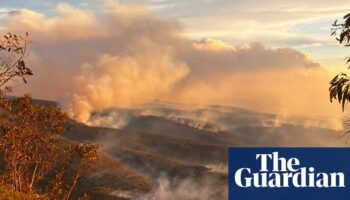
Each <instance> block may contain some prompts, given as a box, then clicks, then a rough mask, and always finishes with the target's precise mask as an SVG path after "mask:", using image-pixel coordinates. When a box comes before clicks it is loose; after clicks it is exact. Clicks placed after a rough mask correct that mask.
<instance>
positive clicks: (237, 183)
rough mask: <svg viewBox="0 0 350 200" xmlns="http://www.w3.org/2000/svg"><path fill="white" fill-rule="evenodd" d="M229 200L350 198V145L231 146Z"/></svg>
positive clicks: (334, 199) (344, 199)
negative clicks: (328, 146) (333, 146)
mask: <svg viewBox="0 0 350 200" xmlns="http://www.w3.org/2000/svg"><path fill="white" fill-rule="evenodd" d="M228 180H229V200H260V199H267V200H281V199H282V200H297V199H298V200H299V199H301V200H304V199H305V200H349V199H350V148H229V178H228Z"/></svg>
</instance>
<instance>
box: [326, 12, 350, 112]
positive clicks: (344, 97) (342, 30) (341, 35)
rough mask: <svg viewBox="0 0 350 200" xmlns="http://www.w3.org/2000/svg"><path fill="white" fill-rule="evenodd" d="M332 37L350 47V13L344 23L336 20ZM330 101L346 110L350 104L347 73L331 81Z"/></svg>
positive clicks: (349, 86)
mask: <svg viewBox="0 0 350 200" xmlns="http://www.w3.org/2000/svg"><path fill="white" fill-rule="evenodd" d="M331 30H332V36H335V37H336V40H337V41H338V42H339V43H340V45H343V46H345V47H350V13H349V14H347V15H345V16H344V21H343V22H341V23H339V22H338V20H336V21H335V22H334V23H333V24H332V29H331ZM345 60H346V64H347V65H348V69H350V56H348V57H347V58H346V59H345ZM329 94H330V101H331V102H332V101H333V100H337V101H338V102H339V103H340V104H341V107H342V110H343V111H344V110H345V105H346V103H347V102H350V78H349V76H348V74H346V73H340V74H338V75H336V76H335V77H334V78H333V79H332V80H331V81H330V87H329Z"/></svg>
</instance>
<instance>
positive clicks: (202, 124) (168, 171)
mask: <svg viewBox="0 0 350 200" xmlns="http://www.w3.org/2000/svg"><path fill="white" fill-rule="evenodd" d="M162 106H164V105H158V106H154V105H152V107H147V108H143V109H118V108H115V109H109V110H105V111H101V112H96V113H94V114H93V116H92V118H91V119H93V120H95V121H90V124H94V125H95V126H88V125H85V124H81V123H77V122H75V121H73V120H71V121H70V123H69V125H68V126H67V128H66V131H65V132H64V134H63V136H64V137H65V138H67V139H69V141H75V142H76V141H89V142H92V143H97V144H99V147H100V151H101V154H102V159H101V160H99V161H98V164H97V165H96V166H95V167H93V169H91V170H90V171H87V172H86V175H85V176H84V179H85V180H86V181H83V183H84V184H81V185H79V187H78V190H77V191H79V190H82V191H83V190H84V191H86V189H87V188H88V191H89V192H88V193H89V194H90V195H91V196H93V197H95V198H97V199H135V200H148V199H150V200H153V199H154V200H158V199H174V200H175V199H184V200H194V199H203V200H209V199H218V200H220V199H226V198H227V197H226V195H227V188H226V187H227V186H226V183H227V167H226V165H227V148H228V147H229V146H339V145H344V143H343V141H337V140H336V138H337V137H339V136H340V135H341V132H339V131H335V130H332V129H326V128H321V127H316V126H313V127H306V126H304V125H302V124H297V123H281V124H279V125H278V126H271V124H272V121H273V120H274V117H276V116H274V115H271V114H264V113H258V112H254V111H249V110H245V109H238V108H227V107H218V106H210V107H207V108H205V109H203V108H201V109H198V110H194V111H188V110H184V109H180V108H176V105H172V107H171V108H169V106H165V107H162ZM204 114H205V115H206V116H207V119H211V120H210V121H206V120H204V117H203V116H204ZM209 114H210V115H209ZM214 119H215V120H214ZM113 121H116V122H118V123H116V124H117V125H118V127H114V128H111V127H113V126H112V125H113ZM120 121H123V122H124V123H123V124H122V125H121V123H119V122H120ZM300 121H301V120H300ZM102 122H103V123H102ZM268 122H271V123H268ZM98 123H99V124H98ZM225 124H227V126H226V125H225ZM97 125H99V126H97ZM101 126H105V127H101ZM204 191H205V192H204Z"/></svg>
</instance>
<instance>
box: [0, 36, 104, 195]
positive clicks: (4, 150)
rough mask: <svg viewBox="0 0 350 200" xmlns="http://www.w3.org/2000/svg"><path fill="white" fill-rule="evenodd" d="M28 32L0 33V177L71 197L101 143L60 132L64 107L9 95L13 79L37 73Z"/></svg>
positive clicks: (26, 188) (28, 189) (18, 186)
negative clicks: (31, 59) (29, 60)
mask: <svg viewBox="0 0 350 200" xmlns="http://www.w3.org/2000/svg"><path fill="white" fill-rule="evenodd" d="M27 37H28V34H26V37H21V36H17V35H15V34H11V33H7V34H6V35H4V36H3V37H2V38H0V180H1V182H2V183H3V184H5V186H6V187H9V188H12V189H13V190H14V191H15V192H17V193H20V194H23V195H27V194H31V193H35V194H38V195H39V199H47V198H49V199H64V200H68V199H71V197H72V192H73V190H74V188H75V187H76V185H77V181H79V178H80V176H81V173H82V170H83V169H84V168H85V167H88V166H89V164H90V163H91V162H90V161H92V160H96V159H97V157H98V156H97V146H96V145H92V144H87V143H83V144H76V143H73V142H67V141H65V140H64V139H62V138H61V137H60V136H59V134H60V133H61V132H62V131H63V130H64V127H65V124H66V122H67V121H68V117H67V115H66V114H65V113H64V112H63V111H62V110H61V109H59V108H57V107H55V106H51V105H38V104H34V103H33V101H32V99H31V97H30V96H29V95H26V96H24V97H20V98H15V99H9V98H7V96H6V95H7V94H9V93H11V91H12V89H11V87H10V86H9V85H10V83H12V82H13V81H18V80H19V81H23V82H24V83H27V80H26V79H27V77H29V76H32V75H33V73H32V71H31V69H29V68H28V67H26V64H25V62H24V58H25V57H26V55H27V45H28V43H29V42H28V40H27ZM84 197H85V196H84Z"/></svg>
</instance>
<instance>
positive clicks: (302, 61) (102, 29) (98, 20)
mask: <svg viewBox="0 0 350 200" xmlns="http://www.w3.org/2000/svg"><path fill="white" fill-rule="evenodd" d="M0 3H1V4H0V5H1V7H0V30H1V31H3V32H7V31H11V32H16V33H21V32H22V33H24V32H29V33H30V39H31V40H32V41H33V45H31V51H30V56H29V57H28V62H29V64H30V65H31V66H33V68H34V73H35V76H34V77H33V78H32V80H31V81H30V84H28V85H26V86H22V85H21V87H19V89H18V90H19V91H20V92H19V93H21V92H30V93H32V95H33V96H34V97H37V98H46V99H52V100H57V101H59V102H61V103H62V104H63V105H64V108H65V109H66V110H67V111H68V112H70V113H71V115H72V116H73V117H75V118H76V119H78V120H80V121H86V120H88V118H89V115H90V113H91V112H93V111H94V110H99V109H106V108H108V107H133V106H136V105H141V104H143V103H147V102H151V101H153V100H157V99H158V100H168V101H176V102H183V103H195V104H219V105H229V106H237V107H245V108H249V109H253V110H257V111H262V112H269V113H277V114H279V115H280V116H281V118H283V117H288V116H293V115H303V116H304V115H307V116H311V117H313V116H326V117H329V118H332V119H338V118H339V117H340V116H341V115H342V114H341V113H342V112H341V109H340V108H339V106H338V105H336V104H330V103H329V97H328V83H329V80H330V79H331V78H332V76H333V75H334V73H335V71H339V69H343V68H345V66H344V63H343V58H344V57H346V56H347V54H348V53H349V52H348V51H347V50H346V48H344V47H343V48H342V47H339V45H337V43H336V42H335V39H334V38H332V37H331V36H330V26H331V24H332V22H333V21H334V20H336V19H341V18H342V16H343V15H345V14H347V12H350V10H349V11H348V10H347V8H349V7H350V2H349V1H348V0H347V1H345V0H337V1H334V2H332V4H331V3H329V1H326V0H319V1H317V3H315V1H311V0H294V1H286V0H260V1H252V0H245V1H241V0H240V1H238V0H201V1H199V0H192V1H185V0H177V1H170V0H145V1H141V0H137V1H126V0H125V1H113V0H94V1H93V0H85V1H82V0H81V1H79V0H75V1H44V0H26V1H24V0H18V1H2V0H1V1H0ZM16 88H17V87H16ZM336 123H337V125H334V126H337V127H339V126H340V125H339V124H340V122H339V121H337V122H336Z"/></svg>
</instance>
